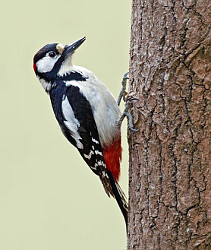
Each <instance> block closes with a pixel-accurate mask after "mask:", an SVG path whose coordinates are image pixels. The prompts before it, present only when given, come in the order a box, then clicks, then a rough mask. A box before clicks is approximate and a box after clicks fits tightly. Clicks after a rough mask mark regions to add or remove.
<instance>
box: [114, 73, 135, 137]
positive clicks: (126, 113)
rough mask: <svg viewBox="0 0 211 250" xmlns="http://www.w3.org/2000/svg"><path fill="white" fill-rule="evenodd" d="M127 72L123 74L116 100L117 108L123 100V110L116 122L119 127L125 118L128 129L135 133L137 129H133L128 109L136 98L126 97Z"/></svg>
mask: <svg viewBox="0 0 211 250" xmlns="http://www.w3.org/2000/svg"><path fill="white" fill-rule="evenodd" d="M128 74H129V72H127V73H125V74H124V76H123V79H122V89H121V91H120V94H119V97H118V100H117V104H118V106H119V105H120V102H121V99H122V98H123V100H124V102H125V109H124V111H123V113H122V115H121V117H120V119H119V120H118V122H117V125H118V126H121V124H122V122H123V120H124V118H125V117H127V119H128V127H129V129H130V130H131V131H133V132H137V131H138V129H135V128H134V126H133V117H132V115H131V113H130V112H129V111H128V108H129V104H130V103H132V101H135V100H136V101H137V100H138V98H136V97H133V96H128V94H127V92H126V84H127V80H128V79H129V77H128Z"/></svg>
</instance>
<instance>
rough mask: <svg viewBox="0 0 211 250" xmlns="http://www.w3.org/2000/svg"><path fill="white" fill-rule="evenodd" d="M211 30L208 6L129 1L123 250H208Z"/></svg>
mask: <svg viewBox="0 0 211 250" xmlns="http://www.w3.org/2000/svg"><path fill="white" fill-rule="evenodd" d="M210 28H211V1H210V0H183V1H180V0H156V1H154V0H149V1H144V0H133V4H132V29H131V51H130V54H131V62H130V87H129V96H133V97H136V98H138V100H137V101H136V100H134V101H133V102H132V104H131V108H130V111H131V113H132V114H133V118H134V123H135V128H138V129H139V131H138V132H137V133H134V132H130V131H129V132H128V141H129V150H130V168H129V172H130V173H129V175H130V177H129V207H130V212H129V226H128V249H147V250H149V249H153V250H154V249H162V250H163V249H164V250H165V249H167V250H168V249H211V173H210V171H209V167H210V162H211V152H210V148H211V145H210V132H211V102H210V101H211V91H210V88H211V33H210Z"/></svg>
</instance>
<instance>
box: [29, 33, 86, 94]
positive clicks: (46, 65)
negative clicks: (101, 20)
mask: <svg viewBox="0 0 211 250" xmlns="http://www.w3.org/2000/svg"><path fill="white" fill-rule="evenodd" d="M85 40H86V38H85V37H83V38H81V39H79V40H77V41H76V42H74V43H72V44H70V45H62V44H59V43H51V44H47V45H45V46H44V47H43V48H41V49H40V50H39V51H38V52H37V53H36V54H35V56H34V59H33V68H34V72H35V74H36V75H37V77H38V78H39V80H40V82H41V83H42V85H43V87H44V88H45V90H46V91H48V88H49V87H50V83H51V82H52V81H53V80H54V79H56V77H58V76H59V75H61V76H62V75H63V74H65V73H66V72H68V70H69V67H70V66H71V65H72V63H71V60H72V55H73V53H74V51H75V50H76V49H77V48H78V47H79V46H80V45H81V44H82V43H83V42H84V41H85Z"/></svg>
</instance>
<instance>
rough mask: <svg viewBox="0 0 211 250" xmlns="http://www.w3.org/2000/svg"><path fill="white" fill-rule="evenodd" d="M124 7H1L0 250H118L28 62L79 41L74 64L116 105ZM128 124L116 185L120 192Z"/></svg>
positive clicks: (116, 226) (121, 230)
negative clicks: (56, 45) (50, 46)
mask: <svg viewBox="0 0 211 250" xmlns="http://www.w3.org/2000/svg"><path fill="white" fill-rule="evenodd" d="M130 12H131V4H130V1H129V0H126V1H122V0H115V1H114V0H104V1H99V0H83V1H82V0H81V1H73V0H72V1H71V0H61V1H52V0H48V1H43V0H38V1H36V0H34V1H27V0H22V1H14V0H12V1H4V3H1V15H0V25H1V39H0V40H1V41H0V44H1V54H0V55H1V60H0V76H1V82H0V109H1V123H0V138H1V140H0V154H1V157H0V250H67V249H68V250H69V249H73V250H81V249H85V250H95V249H96V250H108V249H111V250H120V249H125V248H126V232H125V225H124V221H123V217H122V215H121V213H120V210H119V208H118V206H117V204H116V202H115V201H114V199H109V198H108V197H107V196H106V194H105V192H104V190H103V187H102V185H101V183H100V181H99V179H98V178H97V176H95V175H94V174H93V173H92V172H91V171H90V169H89V168H88V167H87V166H86V164H85V163H84V162H83V160H82V159H81V157H80V155H79V153H78V152H77V151H76V150H75V149H74V148H73V147H72V146H71V145H70V143H69V142H68V141H67V140H66V139H65V138H64V136H63V135H62V133H61V132H60V129H59V127H58V124H57V122H56V120H55V118H54V115H53V112H52V109H51V105H50V100H49V97H48V96H47V95H46V93H45V92H44V90H43V89H42V87H41V84H40V83H39V82H38V80H37V79H36V78H35V75H34V72H33V71H32V57H33V55H34V54H35V53H36V52H37V50H38V49H39V48H41V47H42V46H43V45H45V44H46V43H49V42H61V43H71V42H73V41H75V40H76V39H78V38H81V37H83V36H86V37H87V40H86V42H85V43H84V44H83V45H82V46H81V47H80V49H78V51H77V53H76V54H75V55H74V58H73V59H74V64H77V65H81V66H84V67H87V68H89V69H90V70H92V71H94V72H95V74H96V75H97V76H98V77H99V78H100V79H101V80H102V81H103V82H104V83H105V84H106V85H107V86H108V87H109V88H110V90H111V91H112V93H113V94H114V96H115V97H117V95H118V92H119V90H120V82H121V78H122V75H123V74H124V73H125V72H126V71H127V70H128V61H129V40H130ZM125 124H126V123H124V127H123V138H124V145H123V147H124V158H123V164H122V169H123V171H122V177H121V181H120V184H121V186H122V188H123V189H124V191H125V192H126V193H127V185H128V173H127V171H128V158H127V144H126V125H125Z"/></svg>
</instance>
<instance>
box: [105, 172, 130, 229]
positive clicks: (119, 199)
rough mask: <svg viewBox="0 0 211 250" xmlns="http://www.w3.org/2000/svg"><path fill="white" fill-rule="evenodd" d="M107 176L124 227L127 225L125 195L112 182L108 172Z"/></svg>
mask: <svg viewBox="0 0 211 250" xmlns="http://www.w3.org/2000/svg"><path fill="white" fill-rule="evenodd" d="M108 176H109V180H110V184H111V188H112V192H113V196H114V197H115V199H116V201H117V203H118V205H119V208H120V210H121V211H122V214H123V216H124V219H125V223H126V226H127V224H128V203H127V201H126V197H125V194H124V193H123V191H122V189H121V188H120V186H119V184H118V183H117V182H116V181H115V180H114V177H113V175H112V173H111V172H110V171H109V170H108Z"/></svg>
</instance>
